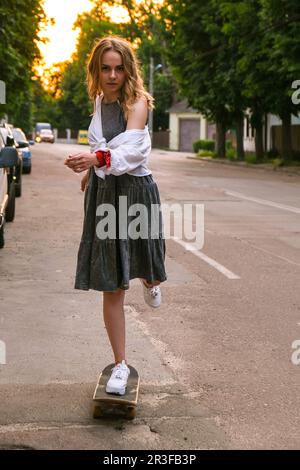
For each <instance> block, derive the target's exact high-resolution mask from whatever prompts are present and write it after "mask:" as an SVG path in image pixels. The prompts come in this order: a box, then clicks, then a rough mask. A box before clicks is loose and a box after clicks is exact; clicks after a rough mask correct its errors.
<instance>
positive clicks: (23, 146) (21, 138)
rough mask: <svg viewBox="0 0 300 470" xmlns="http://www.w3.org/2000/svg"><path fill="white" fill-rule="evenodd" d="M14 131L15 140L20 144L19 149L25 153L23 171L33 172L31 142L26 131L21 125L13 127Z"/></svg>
mask: <svg viewBox="0 0 300 470" xmlns="http://www.w3.org/2000/svg"><path fill="white" fill-rule="evenodd" d="M12 133H13V136H14V139H15V141H16V142H17V144H18V149H20V150H21V152H22V155H23V173H28V174H29V173H31V151H30V148H29V142H28V140H27V139H26V137H25V134H24V132H23V131H22V129H20V128H19V127H13V128H12Z"/></svg>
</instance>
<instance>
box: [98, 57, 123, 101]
mask: <svg viewBox="0 0 300 470" xmlns="http://www.w3.org/2000/svg"><path fill="white" fill-rule="evenodd" d="M124 82H125V72H124V66H123V60H122V56H121V54H119V52H116V51H107V52H105V53H104V54H103V56H102V64H101V70H100V85H101V88H102V90H103V93H104V94H105V95H108V96H117V95H118V94H119V91H120V90H121V88H122V86H123V85H124Z"/></svg>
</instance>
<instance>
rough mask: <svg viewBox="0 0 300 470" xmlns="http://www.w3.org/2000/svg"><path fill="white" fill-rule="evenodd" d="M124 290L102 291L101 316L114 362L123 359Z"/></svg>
mask: <svg viewBox="0 0 300 470" xmlns="http://www.w3.org/2000/svg"><path fill="white" fill-rule="evenodd" d="M124 298H125V291H124V290H122V289H118V290H116V291H114V292H103V318H104V323H105V326H106V331H107V334H108V337H109V341H110V344H111V347H112V350H113V353H114V356H115V363H116V364H117V363H119V362H122V361H123V360H125V315H124Z"/></svg>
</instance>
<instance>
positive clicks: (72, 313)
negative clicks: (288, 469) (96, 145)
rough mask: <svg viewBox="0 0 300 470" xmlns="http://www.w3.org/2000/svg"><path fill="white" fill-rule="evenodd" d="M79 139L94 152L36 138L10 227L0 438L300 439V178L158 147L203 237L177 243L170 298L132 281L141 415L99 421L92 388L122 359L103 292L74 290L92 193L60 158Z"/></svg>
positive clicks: (254, 443) (58, 444) (261, 445)
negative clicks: (194, 208) (153, 300)
mask: <svg viewBox="0 0 300 470" xmlns="http://www.w3.org/2000/svg"><path fill="white" fill-rule="evenodd" d="M76 149H79V150H82V149H87V148H86V147H82V146H76V145H72V146H71V145H63V144H54V145H51V144H40V145H35V146H34V147H33V148H32V152H33V171H32V174H31V175H24V180H23V184H24V186H23V195H22V198H19V199H17V206H16V219H15V221H14V222H13V223H10V224H7V225H6V246H5V248H4V249H3V250H1V251H0V340H2V341H3V342H4V343H5V346H6V364H3V365H0V384H1V387H0V448H1V447H3V448H13V447H16V448H24V447H26V446H28V447H33V448H37V449H238V448H244V449H254V448H255V449H267V448H270V449H286V448H289V449H296V448H299V447H300V437H299V417H300V395H299V384H300V379H299V377H300V375H299V374H300V364H298V362H300V289H299V287H300V286H299V284H300V283H299V279H300V250H299V248H300V236H299V235H300V176H299V175H298V176H297V175H291V174H289V173H284V174H282V173H277V172H270V171H266V170H254V169H247V168H238V167H227V166H225V165H219V164H212V163H209V162H200V161H195V160H190V159H188V158H187V156H188V154H186V153H176V152H167V151H160V150H155V151H153V155H152V158H151V165H150V168H151V170H152V171H153V175H154V178H155V180H156V181H157V183H158V185H159V189H160V194H161V199H162V202H164V203H165V204H174V203H181V204H182V203H183V202H186V203H190V204H203V205H204V221H205V224H204V245H203V248H202V249H201V250H200V251H199V250H195V249H194V246H193V244H192V243H190V242H189V243H188V244H185V243H183V242H182V240H180V239H179V240H174V239H169V240H167V260H166V267H167V273H168V281H167V282H165V283H163V284H162V294H163V304H162V306H161V308H160V309H157V310H154V311H152V310H151V309H150V308H149V307H148V306H146V305H145V304H144V301H143V297H142V292H141V286H140V284H139V282H138V281H137V280H133V281H131V286H130V289H129V291H128V292H127V293H126V299H125V304H126V317H127V345H128V360H129V362H130V363H131V364H132V365H134V366H135V367H136V368H137V369H138V370H139V372H140V374H141V391H140V401H139V408H138V415H137V418H136V419H135V421H133V422H127V421H124V420H118V419H108V420H100V421H94V420H93V419H92V417H91V409H90V407H91V399H92V395H93V390H94V387H95V384H96V380H97V377H98V374H99V372H100V370H101V369H102V368H103V367H104V366H105V365H107V363H109V362H110V361H111V360H112V356H111V351H110V346H109V343H108V340H107V338H106V333H105V329H104V324H103V320H102V303H101V300H102V299H101V297H102V294H100V293H98V292H95V291H89V292H84V291H77V290H74V289H73V282H74V272H75V265H76V256H77V249H78V244H79V240H80V236H81V229H82V220H83V194H82V192H81V191H80V176H78V175H75V174H74V173H73V172H71V171H70V170H69V169H68V168H66V167H65V166H64V165H63V160H64V158H65V157H66V156H67V155H68V154H69V153H70V152H72V151H74V150H76ZM194 221H195V219H194ZM190 250H192V251H190ZM297 340H299V345H297V344H298V343H295V341H297ZM293 346H294V349H293ZM298 350H299V354H298V353H297V351H298Z"/></svg>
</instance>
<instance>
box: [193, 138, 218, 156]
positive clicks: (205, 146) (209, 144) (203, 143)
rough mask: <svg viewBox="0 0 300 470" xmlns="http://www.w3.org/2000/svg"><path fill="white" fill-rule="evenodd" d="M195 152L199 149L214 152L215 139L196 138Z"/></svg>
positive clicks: (194, 143)
mask: <svg viewBox="0 0 300 470" xmlns="http://www.w3.org/2000/svg"><path fill="white" fill-rule="evenodd" d="M193 149H194V152H195V153H197V152H198V150H209V151H211V152H213V151H214V150H215V141H214V140H201V139H200V140H196V141H195V142H193Z"/></svg>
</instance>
